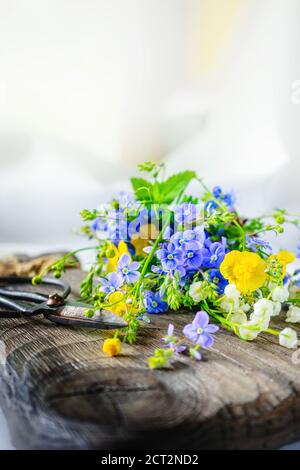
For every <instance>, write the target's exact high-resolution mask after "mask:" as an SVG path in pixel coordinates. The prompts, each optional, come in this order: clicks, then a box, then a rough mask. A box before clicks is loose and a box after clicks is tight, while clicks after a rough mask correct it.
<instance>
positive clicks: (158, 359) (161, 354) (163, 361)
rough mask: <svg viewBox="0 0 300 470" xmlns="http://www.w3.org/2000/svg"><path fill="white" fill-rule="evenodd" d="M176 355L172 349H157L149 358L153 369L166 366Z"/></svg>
mask: <svg viewBox="0 0 300 470" xmlns="http://www.w3.org/2000/svg"><path fill="white" fill-rule="evenodd" d="M173 355H174V351H173V350H172V349H161V348H158V349H155V351H154V354H153V356H152V357H149V358H148V359H147V361H148V364H149V367H150V368H151V369H161V368H163V367H166V366H167V365H168V364H169V362H170V360H171V359H172V357H173Z"/></svg>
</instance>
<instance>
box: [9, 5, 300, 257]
mask: <svg viewBox="0 0 300 470" xmlns="http://www.w3.org/2000/svg"><path fill="white" fill-rule="evenodd" d="M299 16H300V3H299V1H298V0H285V1H282V0H259V1H258V0H110V1H109V2H107V1H105V0H51V1H50V0H27V1H26V2H24V1H22V0H10V1H9V2H8V1H5V0H0V61H1V74H0V164H1V169H0V218H1V219H0V220H1V225H0V242H1V244H2V245H1V249H0V250H1V251H2V252H3V251H7V250H8V251H10V250H12V249H15V247H18V246H19V245H20V244H21V245H24V244H26V246H27V249H28V250H29V249H31V248H32V249H36V248H37V247H38V245H39V246H41V245H43V246H45V247H47V248H50V247H54V246H60V247H65V246H71V245H74V244H76V243H77V240H76V238H75V237H74V236H73V235H72V228H73V227H74V226H78V225H79V217H78V213H79V211H80V209H81V208H83V207H93V206H95V205H97V204H98V203H99V202H101V201H102V200H103V199H107V197H109V196H110V195H111V194H112V193H114V192H115V191H117V190H119V189H120V188H121V187H122V186H124V185H125V186H126V184H127V183H126V180H127V178H128V175H129V174H130V173H132V171H134V167H135V164H136V162H138V161H142V160H145V159H149V158H161V157H165V158H167V159H168V160H169V161H170V165H169V168H170V171H173V170H176V169H179V168H186V167H190V168H193V169H196V170H197V171H198V172H199V173H200V174H201V175H203V176H204V177H205V178H206V180H207V181H208V183H220V184H224V185H225V186H226V187H227V188H229V189H230V188H232V187H234V188H235V189H236V190H237V193H238V196H239V198H240V206H241V208H242V210H243V211H244V212H246V211H247V213H250V214H253V213H258V212H260V211H265V210H268V209H270V208H271V207H273V206H278V205H286V206H287V207H288V208H292V209H295V208H296V209H297V208H298V202H299V189H298V184H297V174H298V170H299V159H298V149H299V138H300V137H299V132H298V129H297V124H298V120H299V114H298V113H299V109H300V105H297V104H293V101H292V86H293V82H294V81H295V80H297V79H299V77H300V60H299V50H298V48H299V46H298V44H299V40H298V39H299V38H298V37H297V36H298V34H299V33H298V27H297V26H298V21H299ZM250 202H251V203H250ZM295 237H296V234H295V236H293V239H292V242H293V243H295V242H296V240H295ZM4 244H5V245H4Z"/></svg>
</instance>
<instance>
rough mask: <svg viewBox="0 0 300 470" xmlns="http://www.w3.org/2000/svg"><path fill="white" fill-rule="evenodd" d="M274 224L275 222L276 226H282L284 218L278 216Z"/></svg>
mask: <svg viewBox="0 0 300 470" xmlns="http://www.w3.org/2000/svg"><path fill="white" fill-rule="evenodd" d="M276 222H277V223H278V224H284V222H285V218H284V217H283V215H278V216H277V217H276Z"/></svg>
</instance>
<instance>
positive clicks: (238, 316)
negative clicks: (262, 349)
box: [230, 311, 247, 325]
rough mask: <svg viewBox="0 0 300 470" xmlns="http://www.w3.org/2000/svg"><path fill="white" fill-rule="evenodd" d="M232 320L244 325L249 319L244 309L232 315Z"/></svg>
mask: <svg viewBox="0 0 300 470" xmlns="http://www.w3.org/2000/svg"><path fill="white" fill-rule="evenodd" d="M230 321H232V322H233V323H238V324H240V325H243V324H244V323H245V322H246V321H247V315H246V314H245V313H244V312H242V311H239V312H235V313H233V314H232V315H231V317H230Z"/></svg>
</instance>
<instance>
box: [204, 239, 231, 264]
mask: <svg viewBox="0 0 300 470" xmlns="http://www.w3.org/2000/svg"><path fill="white" fill-rule="evenodd" d="M201 253H202V257H203V262H202V266H204V267H205V268H218V267H219V266H220V264H221V263H222V261H223V259H224V257H225V254H226V244H225V241H224V240H223V241H222V243H220V242H211V241H210V240H207V241H206V242H205V248H203V249H202V250H201Z"/></svg>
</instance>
